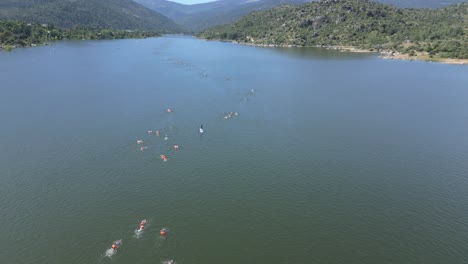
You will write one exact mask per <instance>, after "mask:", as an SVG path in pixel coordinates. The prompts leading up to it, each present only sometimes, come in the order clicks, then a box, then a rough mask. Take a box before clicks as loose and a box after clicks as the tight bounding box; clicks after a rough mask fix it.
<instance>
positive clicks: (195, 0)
mask: <svg viewBox="0 0 468 264" xmlns="http://www.w3.org/2000/svg"><path fill="white" fill-rule="evenodd" d="M169 1H172V2H177V3H181V4H186V5H193V4H199V3H207V2H214V1H213V0H169Z"/></svg>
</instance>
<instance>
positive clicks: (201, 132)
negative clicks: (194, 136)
mask: <svg viewBox="0 0 468 264" xmlns="http://www.w3.org/2000/svg"><path fill="white" fill-rule="evenodd" d="M199 131H200V134H203V132H204V130H203V125H201V126H200V130H199Z"/></svg>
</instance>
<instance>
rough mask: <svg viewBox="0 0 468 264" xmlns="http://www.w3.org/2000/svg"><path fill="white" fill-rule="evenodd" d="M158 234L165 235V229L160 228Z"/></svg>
mask: <svg viewBox="0 0 468 264" xmlns="http://www.w3.org/2000/svg"><path fill="white" fill-rule="evenodd" d="M159 234H160V235H161V236H165V235H166V229H164V228H163V229H161V231H159Z"/></svg>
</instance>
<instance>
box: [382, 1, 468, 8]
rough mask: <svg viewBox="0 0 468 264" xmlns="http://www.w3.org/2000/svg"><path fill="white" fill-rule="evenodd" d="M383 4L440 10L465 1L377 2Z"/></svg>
mask: <svg viewBox="0 0 468 264" xmlns="http://www.w3.org/2000/svg"><path fill="white" fill-rule="evenodd" d="M377 2H380V3H383V4H389V5H394V6H397V7H408V8H441V7H446V6H448V5H452V4H456V3H462V2H466V0H377Z"/></svg>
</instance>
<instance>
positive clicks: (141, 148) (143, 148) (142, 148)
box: [140, 146, 148, 151]
mask: <svg viewBox="0 0 468 264" xmlns="http://www.w3.org/2000/svg"><path fill="white" fill-rule="evenodd" d="M147 148H148V147H144V146H141V147H140V150H141V151H143V150H145V149H147Z"/></svg>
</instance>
